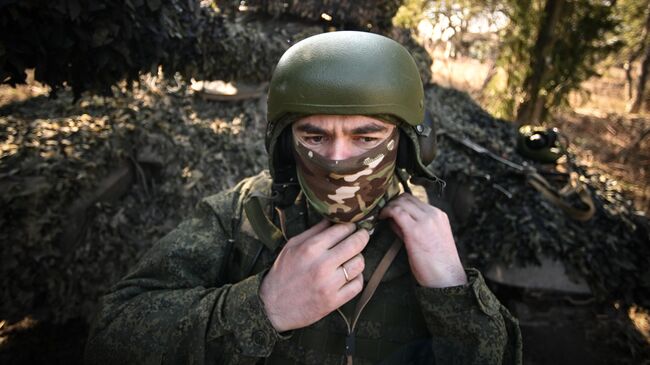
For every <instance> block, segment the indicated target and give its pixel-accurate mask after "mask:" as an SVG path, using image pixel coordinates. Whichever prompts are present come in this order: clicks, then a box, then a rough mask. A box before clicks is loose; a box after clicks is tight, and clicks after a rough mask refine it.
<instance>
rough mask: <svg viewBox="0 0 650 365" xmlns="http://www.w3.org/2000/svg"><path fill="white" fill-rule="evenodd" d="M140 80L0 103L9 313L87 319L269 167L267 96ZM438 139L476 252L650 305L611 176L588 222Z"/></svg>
mask: <svg viewBox="0 0 650 365" xmlns="http://www.w3.org/2000/svg"><path fill="white" fill-rule="evenodd" d="M143 85H144V86H142V88H141V89H136V90H135V91H134V92H133V93H131V92H129V93H127V94H125V95H123V96H120V97H117V98H106V99H104V98H99V97H85V98H83V99H82V100H81V102H80V103H78V104H72V103H71V99H72V95H70V93H68V92H66V93H63V94H62V97H61V98H59V99H58V100H49V99H47V98H45V97H37V98H33V99H31V100H28V101H26V102H23V103H19V104H13V105H9V106H6V107H4V108H2V109H0V139H1V140H2V141H3V146H4V147H3V150H2V155H1V157H0V161H1V164H0V186H1V188H0V200H1V204H2V207H3V209H2V211H1V214H0V225H1V226H2V227H3V229H2V232H0V242H3V245H2V246H0V258H1V260H2V261H1V262H0V285H1V286H0V287H1V288H2V292H1V293H0V297H1V298H2V301H1V302H0V318H3V319H10V320H11V319H17V318H20V317H21V316H24V315H26V314H37V315H38V314H40V315H42V316H44V317H45V318H50V319H52V320H54V321H56V322H63V321H65V320H67V319H69V318H73V317H78V316H82V317H85V318H88V316H89V315H90V314H91V312H92V309H93V308H94V305H95V303H96V299H97V297H98V296H99V295H100V294H101V293H102V292H103V291H104V290H106V289H107V288H108V287H109V286H110V285H111V283H113V282H115V281H116V280H117V279H118V278H119V277H121V276H122V275H124V274H125V272H126V270H127V269H128V267H130V266H131V265H133V263H134V262H135V260H137V258H138V257H139V256H140V255H141V254H142V253H143V252H144V251H145V250H146V249H147V248H148V247H150V246H151V245H152V244H153V243H154V242H155V241H156V240H157V239H159V238H160V237H161V236H162V235H164V234H165V233H167V232H169V231H170V230H171V229H172V228H173V227H174V226H176V225H177V224H178V223H179V222H180V221H181V220H182V219H183V218H185V217H187V216H188V215H189V214H190V213H191V211H192V209H193V207H194V205H195V203H196V202H197V201H198V199H200V198H201V197H203V196H206V195H208V194H212V193H216V192H218V191H220V190H222V189H224V188H226V187H228V186H232V185H233V184H234V183H235V182H236V181H237V180H238V179H240V178H241V177H243V176H247V175H251V174H253V173H255V172H256V171H259V170H260V169H262V168H264V167H265V165H266V155H265V152H264V146H263V133H262V132H263V129H264V99H260V100H251V101H246V102H238V103H216V102H206V101H203V100H201V99H199V98H196V97H192V96H191V95H187V94H186V93H185V91H183V90H186V89H187V88H186V87H185V86H184V85H174V87H173V88H172V89H173V90H172V91H169V89H165V88H166V86H165V84H160V83H158V84H152V83H151V82H143ZM178 86H180V88H179V87H178ZM174 90H181V91H174ZM427 101H428V106H429V108H431V109H432V110H434V111H437V112H436V116H437V119H438V123H439V125H440V126H441V127H442V128H444V129H445V130H446V131H448V132H449V133H454V134H456V135H465V136H469V137H470V138H472V139H473V140H474V141H476V142H478V143H480V144H482V145H483V146H485V147H487V148H490V149H491V150H493V151H495V152H498V153H499V154H501V155H503V156H506V157H508V158H511V159H512V160H513V161H516V162H522V159H521V158H520V157H519V156H518V155H517V154H516V153H515V152H514V150H513V146H514V140H515V134H514V132H513V130H512V128H511V126H510V125H509V124H507V123H505V122H503V121H500V120H495V119H493V118H492V117H490V116H489V115H488V114H486V113H485V112H484V111H483V110H481V109H480V108H479V107H478V106H477V105H476V104H475V103H474V102H473V101H472V100H471V99H470V98H469V97H468V96H467V95H466V94H463V93H459V92H457V91H454V90H451V89H444V88H441V87H438V86H435V85H434V86H432V87H430V88H428V90H427ZM439 139H440V155H439V157H438V159H437V160H436V161H435V162H434V163H433V166H432V167H434V168H435V170H436V171H438V172H439V173H440V174H441V175H444V176H446V177H450V176H456V177H459V176H460V177H461V179H456V181H462V180H463V179H464V181H465V182H466V183H468V184H469V185H470V187H471V190H472V192H473V195H474V196H476V197H477V199H476V205H475V206H474V207H473V208H472V210H471V212H470V215H469V217H468V218H467V220H466V223H465V224H464V225H463V226H462V227H460V229H458V230H457V233H458V240H459V243H461V244H464V245H465V246H466V247H467V251H468V252H469V257H470V258H471V259H472V260H473V261H474V262H473V263H478V264H485V263H487V262H489V261H490V260H493V259H498V260H502V261H505V262H520V263H535V262H536V261H537V260H538V258H539V255H540V254H542V253H543V254H546V255H549V256H551V257H555V258H560V259H561V260H563V261H564V262H565V263H567V264H569V265H571V266H572V267H573V268H574V269H575V271H576V272H577V273H578V274H580V275H583V276H584V277H586V278H587V280H588V282H589V283H590V285H591V286H592V289H593V290H594V292H595V294H596V295H597V296H598V297H599V298H601V299H610V300H623V301H625V302H626V303H637V304H639V305H642V306H644V307H646V308H647V304H648V287H649V285H648V267H647V265H646V262H645V260H646V259H647V257H649V255H648V254H649V252H648V250H649V248H648V247H647V242H648V220H647V218H643V217H639V216H635V215H634V214H633V213H632V212H631V211H630V205H629V204H628V202H626V201H625V199H624V197H622V196H621V195H620V194H619V193H618V192H617V191H616V189H615V188H614V187H613V182H612V181H609V180H606V179H604V178H601V177H600V176H599V175H597V174H590V175H585V178H586V182H587V184H588V185H589V186H590V188H591V190H592V191H593V192H595V196H596V197H597V198H596V201H597V206H598V207H599V208H598V212H597V215H596V216H595V217H594V218H593V219H592V220H591V221H589V222H587V223H579V222H575V221H572V220H570V219H568V218H567V217H565V216H564V214H563V213H562V212H561V211H560V210H559V209H557V208H556V207H555V206H554V205H552V204H551V203H549V202H548V201H546V200H545V199H544V198H542V197H541V196H540V195H539V193H537V192H536V191H535V190H534V189H532V188H531V187H529V186H527V185H525V183H524V182H523V180H522V179H521V178H520V177H517V176H513V175H511V174H510V173H509V171H507V170H505V169H504V168H503V166H501V165H499V164H498V163H496V162H494V161H492V160H489V159H487V158H485V157H482V156H478V155H476V154H474V153H473V152H471V151H468V150H466V149H465V148H464V147H460V146H458V145H456V144H455V143H454V142H451V141H450V140H448V139H446V138H444V137H440V138H439ZM124 162H126V163H127V164H128V165H130V166H132V169H133V171H134V178H133V180H132V182H131V185H129V189H128V190H127V192H126V194H125V195H123V196H121V197H119V196H118V197H115V199H113V200H110V199H106V200H99V201H96V202H95V203H94V204H92V205H90V206H89V207H88V209H87V210H86V212H85V213H86V215H87V219H86V220H85V222H84V221H83V220H78V219H75V218H72V217H71V216H70V213H71V206H73V205H74V204H73V203H75V202H76V201H78V200H79V199H82V198H83V197H84V196H86V195H87V193H88V192H92V191H94V189H96V188H97V186H98V185H99V182H100V181H102V180H103V179H105V178H106V176H108V175H109V173H110V172H111V171H114V170H115V169H118V168H119V166H121V164H122V163H124ZM487 175H489V176H490V177H491V178H490V181H489V182H488V181H487V180H486V178H485V177H486V176H487ZM492 184H499V186H501V187H502V188H503V189H507V190H508V191H510V192H511V193H512V194H513V198H512V199H509V198H507V197H506V196H505V195H504V194H503V193H502V192H501V191H500V190H497V189H496V188H494V186H493V185H492ZM450 188H451V186H450ZM78 225H82V226H83V227H85V228H84V229H82V230H81V232H82V235H81V237H80V238H79V239H78V240H77V239H75V240H72V241H66V240H63V239H62V237H63V236H64V233H65V231H66V229H68V227H69V226H78Z"/></svg>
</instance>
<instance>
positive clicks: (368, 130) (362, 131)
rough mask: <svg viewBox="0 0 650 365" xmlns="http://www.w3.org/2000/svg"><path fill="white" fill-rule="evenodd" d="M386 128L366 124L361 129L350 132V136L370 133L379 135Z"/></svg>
mask: <svg viewBox="0 0 650 365" xmlns="http://www.w3.org/2000/svg"><path fill="white" fill-rule="evenodd" d="M387 129H388V128H386V127H385V126H383V125H379V124H366V125H363V126H361V127H357V128H354V129H352V130H351V131H350V132H351V133H352V134H370V133H379V132H385V131H386V130H387Z"/></svg>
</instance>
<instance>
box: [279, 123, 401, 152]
mask: <svg viewBox="0 0 650 365" xmlns="http://www.w3.org/2000/svg"><path fill="white" fill-rule="evenodd" d="M394 128H395V126H394V125H393V124H390V123H386V122H384V121H381V120H379V119H375V118H371V117H367V116H364V115H311V116H308V117H305V118H302V119H300V120H298V121H296V122H295V123H293V125H292V126H291V129H292V132H293V136H294V137H293V138H294V139H296V140H297V141H299V142H301V143H302V144H303V145H305V146H306V147H308V148H309V149H311V150H313V151H314V152H316V153H317V154H319V155H321V156H323V157H325V158H327V159H330V160H345V159H347V158H350V157H355V156H359V155H361V154H363V153H365V152H367V151H368V150H370V149H372V148H373V147H376V146H377V145H379V144H380V143H381V142H383V141H384V140H385V139H386V138H388V137H389V136H390V135H391V133H392V132H393V129H394Z"/></svg>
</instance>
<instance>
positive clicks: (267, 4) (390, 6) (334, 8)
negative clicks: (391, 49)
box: [215, 0, 404, 33]
mask: <svg viewBox="0 0 650 365" xmlns="http://www.w3.org/2000/svg"><path fill="white" fill-rule="evenodd" d="M215 2H216V3H217V5H218V6H219V7H220V8H222V9H224V11H225V12H226V13H234V12H237V11H239V10H240V9H247V10H248V11H251V12H255V13H264V14H269V15H271V16H273V17H275V18H279V17H282V16H290V17H294V18H299V19H302V20H303V21H308V22H321V23H323V24H328V25H332V26H335V27H337V28H342V29H348V30H370V31H373V32H377V33H383V32H385V31H387V30H389V29H390V28H391V26H392V19H393V16H394V15H395V13H396V12H397V9H399V7H400V5H402V3H403V2H404V1H403V0H379V1H376V0H361V1H351V0H343V1H333V0H308V1H297V0H270V1H269V0H252V1H250V0H249V1H240V0H230V1H220V0H217V1H215Z"/></svg>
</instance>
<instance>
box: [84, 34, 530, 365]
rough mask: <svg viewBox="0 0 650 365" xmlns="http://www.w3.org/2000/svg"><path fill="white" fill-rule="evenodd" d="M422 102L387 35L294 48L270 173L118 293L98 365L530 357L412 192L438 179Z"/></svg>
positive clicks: (93, 359) (110, 303) (272, 129)
mask: <svg viewBox="0 0 650 365" xmlns="http://www.w3.org/2000/svg"><path fill="white" fill-rule="evenodd" d="M423 99H424V96H423V89H422V83H421V81H420V78H419V74H418V71H417V68H416V66H415V63H414V61H413V59H412V58H411V56H410V55H409V53H408V52H407V51H406V50H405V49H404V48H403V47H402V46H401V45H399V44H398V43H396V42H394V41H392V40H390V39H388V38H385V37H382V36H379V35H375V34H371V33H363V32H334V33H326V34H320V35H317V36H313V37H310V38H307V39H305V40H303V41H301V42H299V43H297V44H295V45H294V46H293V47H291V48H290V49H289V50H288V51H287V52H286V53H285V54H284V55H283V57H282V59H281V60H280V61H279V63H278V65H277V68H276V70H275V72H274V75H273V78H272V81H271V84H270V89H269V98H268V115H267V116H268V128H267V134H266V147H267V150H268V152H269V169H270V172H263V173H261V174H260V175H258V176H255V177H252V178H248V179H245V180H243V181H242V182H241V183H239V184H238V185H237V186H236V187H234V188H233V189H231V190H228V191H225V192H222V193H220V194H217V195H214V196H211V197H208V198H205V199H204V200H203V201H202V202H201V203H200V204H199V206H198V209H197V210H198V211H197V213H196V215H195V216H194V217H193V218H191V219H189V220H187V221H185V222H183V223H182V224H181V225H179V227H178V228H176V229H175V230H173V231H172V232H171V233H169V234H168V235H167V236H166V237H164V238H163V239H162V240H160V242H158V244H156V245H155V246H154V247H152V248H151V250H150V251H149V252H147V253H146V254H145V255H144V256H143V258H142V260H141V261H140V262H139V263H138V265H137V266H136V267H135V268H134V269H133V270H132V271H131V272H130V273H129V274H128V275H127V276H126V277H125V278H124V279H122V280H121V281H120V282H119V283H118V284H117V285H116V286H115V287H114V288H113V289H112V290H111V292H110V293H108V294H107V295H106V296H104V297H103V299H102V303H101V308H100V311H99V313H98V316H97V318H96V320H95V322H94V324H93V326H92V329H91V333H90V336H89V339H88V343H87V347H86V360H87V362H88V363H93V364H95V363H97V364H99V363H113V364H126V363H134V364H149V363H151V364H154V363H156V364H159V363H164V364H190V363H191V364H222V363H223V364H262V363H263V364H341V363H347V364H352V363H354V364H378V363H381V364H432V363H436V364H447V363H456V364H465V363H472V364H503V363H507V364H514V363H520V362H521V336H520V333H519V328H518V325H517V321H516V320H515V319H514V318H513V317H512V316H511V315H510V313H509V312H508V311H507V310H506V309H505V308H504V307H503V306H502V305H501V304H500V303H499V302H498V300H497V299H496V298H495V296H494V295H493V294H492V293H491V292H490V291H489V289H488V288H487V287H486V285H485V283H484V281H483V278H482V277H481V274H480V273H479V272H478V271H476V270H474V269H467V270H464V269H463V267H462V265H461V261H460V259H459V256H458V253H457V250H456V246H455V243H454V239H453V236H452V233H451V228H450V226H449V222H448V220H447V217H446V215H445V214H444V213H443V212H442V211H440V210H439V209H437V208H435V207H433V206H431V205H429V204H427V203H425V202H423V201H422V200H420V199H418V198H416V197H414V196H413V195H412V194H409V191H411V190H410V189H411V187H412V185H411V184H409V183H408V179H409V177H419V178H427V179H430V180H434V181H435V180H436V177H435V176H434V175H433V174H432V173H431V172H430V171H429V170H427V168H426V167H425V164H426V163H428V162H430V160H431V158H432V157H433V154H434V151H433V150H432V149H431V148H430V147H431V146H432V145H433V143H434V142H435V134H434V133H431V129H430V126H427V125H426V123H423V120H424V100H423ZM402 243H403V245H404V246H405V249H401V250H400V247H401V245H402Z"/></svg>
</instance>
